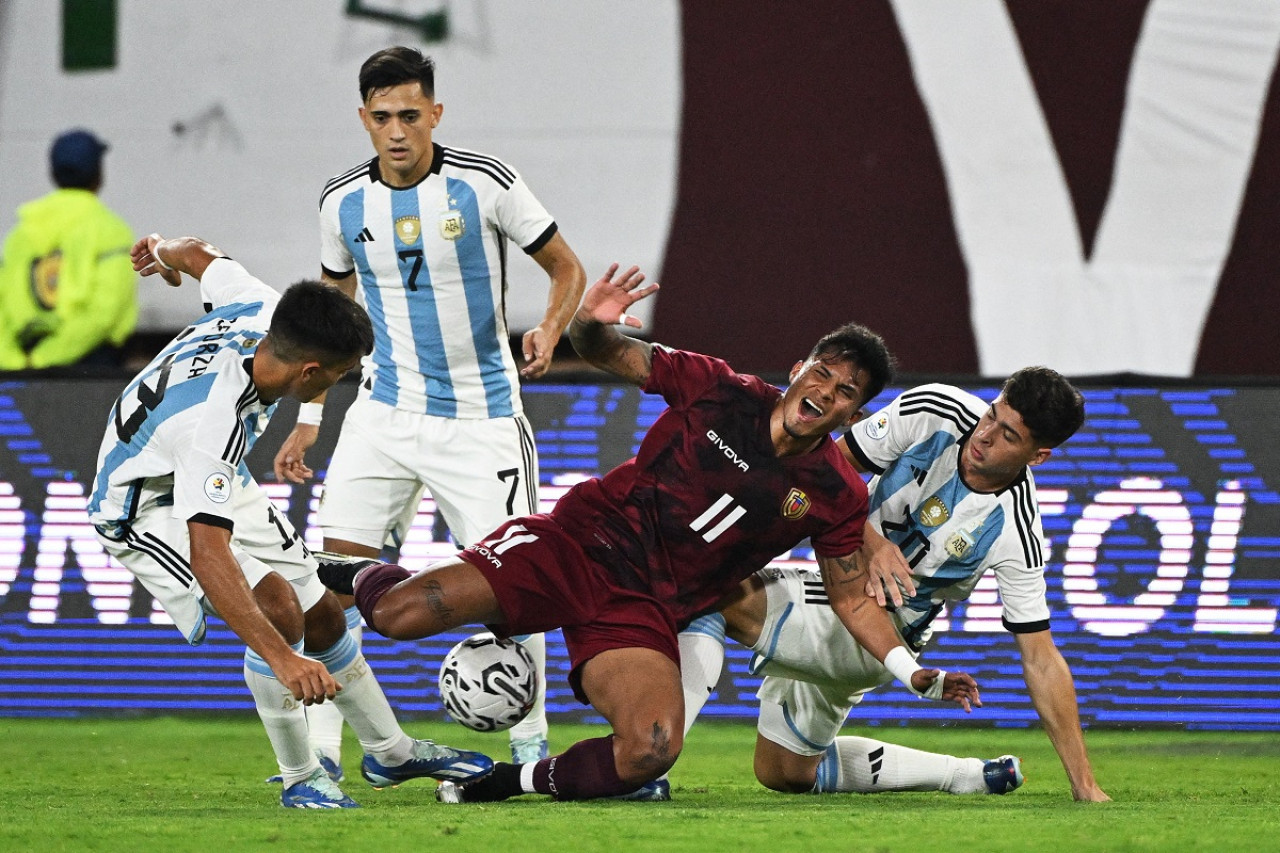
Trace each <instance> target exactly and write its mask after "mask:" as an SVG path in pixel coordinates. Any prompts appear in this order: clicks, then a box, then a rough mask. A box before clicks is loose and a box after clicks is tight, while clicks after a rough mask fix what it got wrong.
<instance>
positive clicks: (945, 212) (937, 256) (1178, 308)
mask: <svg viewBox="0 0 1280 853" xmlns="http://www.w3.org/2000/svg"><path fill="white" fill-rule="evenodd" d="M86 5H88V4H78V3H66V4H58V3H50V2H48V0H6V2H2V3H0V162H3V163H4V164H5V166H6V169H5V174H4V179H3V180H2V181H0V228H3V229H5V230H7V228H8V227H9V224H10V223H11V222H12V212H13V211H14V210H15V209H16V207H17V206H18V205H19V204H20V203H21V202H23V201H26V200H28V199H31V198H34V197H36V196H38V195H40V194H42V193H44V192H46V191H47V190H48V188H49V181H48V176H47V170H46V169H45V165H44V164H45V163H46V162H47V159H46V158H47V152H48V147H49V142H50V140H51V139H52V138H53V136H54V135H55V134H56V133H58V132H59V131H61V130H63V129H65V128H67V127H71V126H75V125H88V126H89V127H91V128H93V129H94V130H95V131H97V132H98V133H100V134H102V136H103V137H104V138H105V139H106V140H108V141H109V142H110V143H111V146H112V147H111V151H110V153H109V154H108V156H107V161H106V186H105V188H104V192H103V198H104V200H105V201H106V202H107V204H109V205H111V206H112V207H113V208H115V209H117V210H118V211H119V212H120V213H121V215H122V216H123V217H124V218H125V220H126V221H127V222H129V223H130V225H131V226H132V227H133V228H134V229H135V230H136V231H138V232H139V233H145V232H148V231H158V232H160V233H162V234H167V235H174V234H177V233H194V234H198V235H200V236H201V237H204V238H206V239H208V240H210V241H212V242H214V243H215V244H217V245H219V246H221V247H222V248H224V249H226V250H227V251H228V252H230V253H231V254H233V255H234V256H235V257H236V258H237V259H238V260H240V261H242V262H243V263H244V264H245V266H246V267H247V268H248V269H250V270H252V271H253V272H254V274H255V275H257V276H259V277H260V278H261V279H262V280H263V281H266V282H268V283H270V284H273V285H275V286H278V287H283V286H284V285H285V284H286V283H288V282H290V281H295V280H297V279H298V278H299V277H301V276H304V275H315V274H316V272H317V264H316V257H317V254H316V247H317V241H316V203H317V200H318V198H319V194H320V190H321V187H322V186H323V184H324V181H325V180H326V179H327V178H328V177H329V176H332V175H336V174H339V173H341V172H344V171H346V170H347V169H348V168H350V167H352V166H354V165H355V164H357V163H359V162H361V161H363V160H365V159H367V158H368V157H369V156H370V150H369V140H368V138H367V136H366V135H365V134H364V133H363V132H362V131H361V129H360V127H359V124H358V121H357V116H356V108H357V106H358V96H357V94H356V91H355V89H356V86H355V81H356V78H357V71H358V68H359V65H360V62H361V61H362V60H363V59H364V58H365V57H366V56H368V55H369V54H371V53H372V52H373V51H375V50H377V49H379V48H383V47H386V46H388V45H390V44H397V43H406V44H412V45H416V46H420V47H422V48H424V49H425V50H427V51H429V52H430V53H431V54H432V55H433V56H434V57H435V58H436V60H437V61H438V65H439V73H438V76H437V89H438V93H439V96H440V99H441V101H442V102H443V103H444V104H445V112H444V118H443V121H442V123H441V125H440V127H439V128H438V130H437V134H436V138H437V139H438V140H439V141H440V142H441V143H443V144H446V145H451V146H460V147H463V148H471V149H475V150H478V151H483V152H485V153H487V154H491V155H493V156H496V157H500V158H502V159H503V160H505V161H507V162H509V163H511V164H513V165H514V166H515V167H516V168H518V169H519V170H520V172H521V173H522V174H523V176H524V177H525V179H526V180H527V181H528V183H529V185H530V187H532V188H533V190H534V191H535V192H536V193H537V195H538V197H539V199H540V200H541V201H542V202H543V203H544V204H545V205H546V207H547V209H548V210H549V211H551V212H552V213H553V214H554V215H555V217H556V219H557V222H558V223H559V224H560V226H561V227H562V229H563V233H564V234H565V236H566V238H567V239H568V241H569V243H570V245H572V246H573V247H574V249H575V251H576V252H577V253H578V255H579V256H580V257H581V258H582V261H583V263H584V265H585V267H586V269H587V271H588V272H589V273H590V274H592V275H593V276H594V275H598V274H599V273H600V272H602V271H603V270H604V269H606V268H607V267H608V265H609V264H610V263H612V262H615V261H617V262H619V263H621V264H623V265H624V266H625V265H627V264H630V263H637V264H639V265H640V266H641V267H642V268H643V269H644V270H646V271H647V272H648V273H650V275H651V277H656V278H658V279H659V280H660V281H661V282H662V283H663V285H664V289H663V291H662V293H661V294H659V295H658V296H657V297H656V298H655V299H652V300H647V301H646V303H643V304H641V305H640V306H638V307H637V309H636V313H637V316H640V317H642V318H643V319H644V320H645V321H646V327H645V328H646V333H649V332H652V334H653V335H654V337H655V339H657V340H661V341H663V342H664V343H668V344H671V345H673V346H679V347H682V348H686V349H694V350H698V351H700V352H712V353H716V354H718V355H721V356H723V357H725V358H727V359H729V360H730V362H731V363H732V364H734V365H735V366H737V367H739V368H740V369H743V370H750V371H753V372H766V371H773V372H782V371H785V370H786V369H787V368H789V367H790V364H791V359H792V358H793V357H794V353H792V352H791V351H790V349H789V345H788V344H787V343H786V341H787V339H786V338H784V337H782V336H779V335H777V334H775V324H776V322H777V318H778V317H781V316H785V317H787V319H788V323H789V331H790V332H791V334H792V335H794V336H795V337H794V339H799V340H812V339H816V338H817V337H818V336H819V335H820V334H822V333H824V332H826V331H827V329H828V327H829V326H830V325H831V318H832V316H833V315H834V316H837V317H846V316H852V317H857V318H858V319H860V320H861V321H862V322H864V323H866V324H867V325H868V326H870V327H872V328H874V329H876V330H878V331H880V332H881V333H882V334H884V335H885V336H886V339H887V340H888V341H889V344H890V346H891V347H892V348H893V350H894V352H895V353H897V355H898V357H899V359H900V361H901V363H902V365H903V369H904V370H908V371H911V372H913V373H958V374H974V375H985V376H1000V375H1004V374H1007V373H1009V372H1011V371H1012V370H1013V369H1016V368H1017V367H1021V366H1023V365H1024V364H1050V365H1053V366H1054V367H1056V368H1057V369H1059V370H1062V371H1064V372H1066V373H1068V374H1070V375H1072V376H1080V375H1111V374H1116V373H1140V374H1144V375H1153V376H1176V377H1186V376H1199V377H1217V376H1240V375H1248V376H1275V375H1276V374H1277V369H1278V366H1277V360H1276V354H1275V348H1274V346H1273V345H1272V344H1271V343H1270V341H1272V339H1273V338H1274V330H1273V328H1272V326H1273V318H1274V317H1276V316H1277V315H1280V288H1277V287H1274V286H1271V283H1272V282H1274V281H1275V277H1276V270H1277V269H1280V241H1277V240H1276V239H1274V230H1275V228H1274V224H1275V222H1276V221H1277V220H1278V219H1280V136H1278V135H1280V87H1276V86H1274V85H1273V80H1274V74H1275V66H1276V56H1277V51H1278V50H1280V4H1276V3H1273V2H1266V0H1214V2H1205V0H1108V2H1094V3H1082V2H1079V0H966V2H964V3H937V2H933V1H932V0H808V2H805V3H800V4H785V3H744V2H736V3H727V2H708V0H698V2H684V3H681V2H678V0H646V2H643V3H599V2H587V0H540V2H537V3H528V2H520V1H519V0H484V2H475V3H443V2H441V0H399V2H395V3H384V2H371V3H367V4H365V5H366V6H370V7H376V8H387V9H396V10H399V11H403V12H405V13H408V14H412V13H415V12H417V13H424V12H431V11H435V10H439V9H441V8H443V9H445V10H447V15H448V18H449V36H448V38H447V39H446V40H444V41H442V42H430V43H428V42H425V41H424V40H423V36H422V35H421V33H420V32H418V31H416V30H414V29H413V28H410V27H405V26H397V25H394V24H389V23H386V22H383V21H374V20H369V19H365V18H356V17H352V16H350V15H348V14H347V12H346V10H347V8H348V6H349V4H348V3H347V2H346V0H273V2H272V3H271V4H270V7H269V8H270V14H267V13H266V12H265V11H263V9H265V8H266V7H263V9H259V8H258V7H256V6H246V5H245V4H243V3H233V2H222V3H210V2H205V0H115V2H114V4H113V5H114V6H115V7H116V8H117V10H118V14H117V15H116V26H117V28H118V33H117V34H116V35H117V38H116V41H115V43H114V44H113V51H112V56H113V64H112V65H111V66H110V67H103V68H99V69H97V70H92V71H89V70H68V69H67V68H65V67H63V66H62V65H61V64H60V63H59V57H60V54H61V50H60V48H61V42H60V36H61V27H60V21H59V17H60V16H59V11H60V9H61V8H66V9H68V10H69V11H68V14H70V13H72V12H71V11H70V10H74V9H75V8H83V7H85V6H86ZM158 44H162V45H164V46H165V49H164V50H160V51H157V50H156V45H158ZM618 45H625V46H626V48H625V51H624V54H625V57H626V58H625V61H623V60H620V58H619V53H618V49H617V46H618ZM139 93H145V94H144V96H142V97H139ZM507 273H508V278H509V281H510V283H511V287H510V290H509V291H508V294H507V300H506V305H507V311H508V316H509V318H510V321H511V325H512V328H513V330H516V331H524V330H526V329H528V328H530V327H532V326H533V325H535V324H536V323H537V322H538V321H539V320H540V318H541V316H542V313H543V310H544V308H545V304H546V276H545V274H544V273H543V272H542V270H541V269H540V268H539V267H538V266H537V264H535V263H534V262H533V261H531V260H530V259H528V258H526V257H524V256H523V255H522V253H520V252H516V251H512V252H511V253H510V268H509V269H508V270H507ZM140 299H141V309H142V310H141V319H140V326H141V328H142V329H143V330H145V331H148V332H158V333H161V334H162V336H165V337H167V335H165V334H164V333H172V332H174V331H176V330H178V329H180V328H182V326H183V325H185V323H186V321H187V319H188V318H189V317H191V316H193V314H194V313H195V311H196V309H197V306H198V297H197V295H196V293H195V292H194V288H187V289H184V290H182V291H179V292H178V293H171V292H169V291H168V289H167V288H162V287H150V286H143V287H141V288H140ZM707 317H715V318H716V320H717V322H714V323H708V322H706V318H707Z"/></svg>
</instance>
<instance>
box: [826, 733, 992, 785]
mask: <svg viewBox="0 0 1280 853" xmlns="http://www.w3.org/2000/svg"><path fill="white" fill-rule="evenodd" d="M833 755H834V758H835V759H836V762H837V763H838V771H837V772H836V773H834V774H833V773H829V772H828V773H824V772H823V769H822V768H819V771H818V785H817V786H816V789H817V790H818V791H819V793H833V792H853V793H860V794H872V793H877V792H880V791H948V792H950V793H952V794H985V793H986V792H987V786H986V783H985V782H984V781H983V779H982V766H983V762H982V760H981V759H978V758H956V757H955V756H952V755H942V754H940V753H936V752H923V751H921V750H918V749H911V748H910V747H906V746H898V745H897V744H892V743H884V742H883V741H878V740H872V739H871V738H865V737H838V738H836V742H835V743H834V744H832V745H831V746H830V747H828V750H827V757H826V758H824V760H823V764H824V765H826V764H827V763H828V761H829V760H830V759H831V758H832V757H833ZM824 776H825V778H824ZM833 777H834V778H833ZM833 784H834V787H832V786H833Z"/></svg>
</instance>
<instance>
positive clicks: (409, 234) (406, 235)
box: [396, 216, 422, 246]
mask: <svg viewBox="0 0 1280 853" xmlns="http://www.w3.org/2000/svg"><path fill="white" fill-rule="evenodd" d="M421 236H422V222H421V220H419V219H418V217H416V216H402V217H400V218H399V219H397V220H396V237H398V238H400V242H401V243H404V244H405V245H406V246H412V245H413V244H414V243H416V242H418V238H420V237H421Z"/></svg>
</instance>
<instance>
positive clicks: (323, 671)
mask: <svg viewBox="0 0 1280 853" xmlns="http://www.w3.org/2000/svg"><path fill="white" fill-rule="evenodd" d="M271 671H272V672H274V673H275V675H276V679H277V680H278V681H279V682H280V683H281V684H283V685H284V686H285V689H287V690H288V691H289V692H290V693H292V694H293V698H294V699H297V700H298V701H299V702H301V703H302V704H303V705H319V704H321V703H322V702H324V700H326V699H332V698H333V697H334V696H337V695H338V691H340V690H341V689H342V685H340V684H338V682H337V680H336V679H334V677H333V675H332V674H331V673H330V672H329V670H328V669H327V668H325V665H324V664H322V663H320V661H318V660H314V659H312V658H309V657H304V656H303V655H300V654H298V653H297V652H293V651H290V653H289V654H288V655H287V656H286V657H284V658H281V659H280V660H277V661H273V662H271Z"/></svg>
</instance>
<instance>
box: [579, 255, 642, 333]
mask: <svg viewBox="0 0 1280 853" xmlns="http://www.w3.org/2000/svg"><path fill="white" fill-rule="evenodd" d="M617 272H618V265H617V264H610V265H609V269H608V271H607V272H606V273H605V274H604V275H603V276H601V277H600V280H599V281H597V282H596V283H595V284H593V285H591V287H589V288H587V292H586V294H585V295H584V296H583V297H582V305H581V306H579V308H578V314H577V316H578V318H580V319H581V320H583V321H584V322H586V321H594V322H596V323H602V324H604V325H606V326H612V325H622V326H630V327H632V328H633V329H639V328H642V327H643V326H644V324H643V323H642V322H640V318H639V317H632V316H631V315H630V314H628V313H627V309H629V308H630V307H631V306H632V305H634V304H636V303H637V302H639V301H640V300H641V299H644V298H645V297H646V296H648V295H649V294H651V293H653V292H654V291H656V290H657V289H658V285H657V283H656V282H655V283H654V284H650V285H647V286H645V287H641V286H640V285H641V284H642V283H643V282H644V274H643V273H642V272H640V268H639V267H634V266H633V267H631V269H629V270H627V271H626V272H624V273H622V275H619V276H617V278H616V279H615V278H614V275H615V274H616V273H617Z"/></svg>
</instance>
